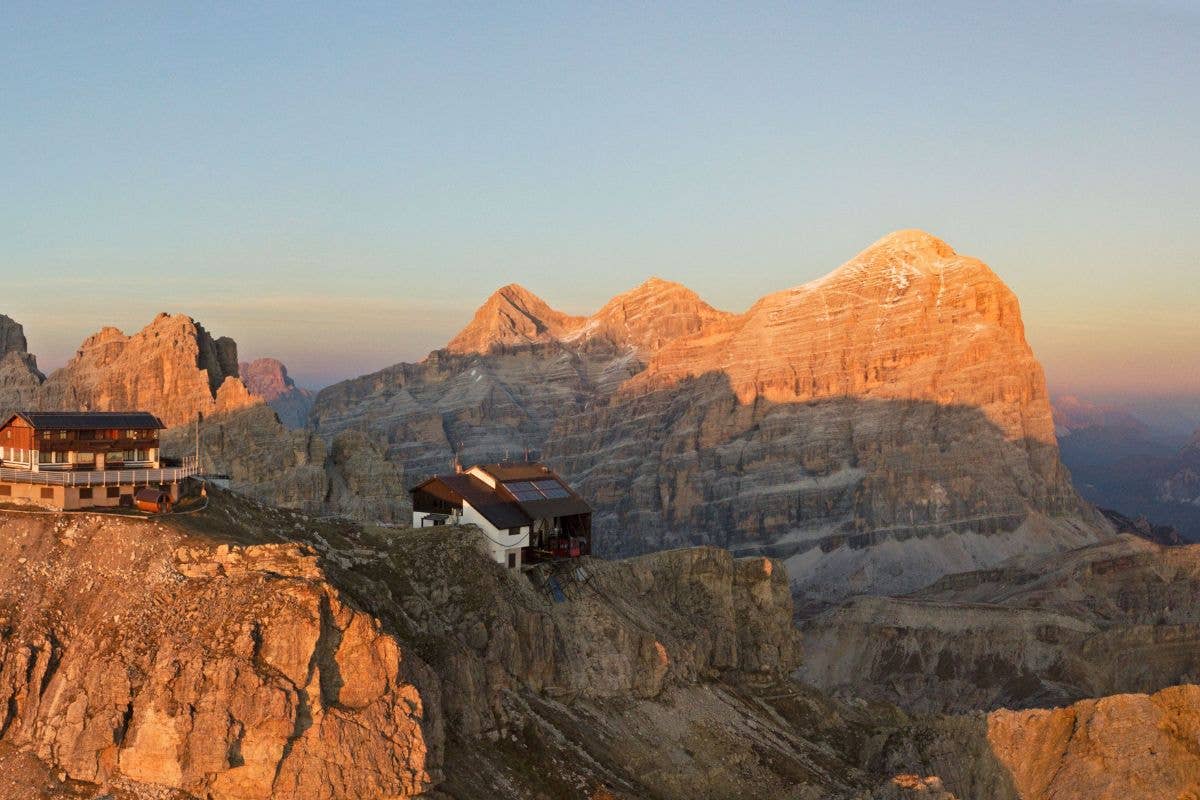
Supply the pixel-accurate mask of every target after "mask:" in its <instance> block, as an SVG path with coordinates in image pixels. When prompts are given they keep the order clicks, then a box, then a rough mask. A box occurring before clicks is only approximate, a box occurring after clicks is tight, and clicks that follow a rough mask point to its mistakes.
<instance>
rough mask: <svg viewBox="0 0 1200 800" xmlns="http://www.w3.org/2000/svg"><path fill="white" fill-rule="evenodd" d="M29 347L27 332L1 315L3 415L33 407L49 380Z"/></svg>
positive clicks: (0, 398) (0, 399) (0, 408)
mask: <svg viewBox="0 0 1200 800" xmlns="http://www.w3.org/2000/svg"><path fill="white" fill-rule="evenodd" d="M27 347H28V344H27V343H26V341H25V329H24V328H22V327H21V325H20V323H18V322H16V321H15V320H13V319H11V318H10V317H6V316H4V315H3V314H0V416H3V417H7V416H8V414H10V413H11V412H13V411H15V410H17V409H18V408H22V407H25V406H27V405H29V401H30V399H31V398H32V397H34V396H35V395H36V393H37V391H38V389H39V388H40V387H41V385H42V381H44V380H45V379H46V378H45V376H44V375H42V373H41V372H40V371H39V370H38V368H37V359H36V358H34V357H33V356H32V355H30V353H29V352H28V350H27Z"/></svg>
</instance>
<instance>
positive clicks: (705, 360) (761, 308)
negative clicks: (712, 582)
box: [312, 231, 1111, 603]
mask: <svg viewBox="0 0 1200 800" xmlns="http://www.w3.org/2000/svg"><path fill="white" fill-rule="evenodd" d="M312 421H313V424H314V426H315V428H316V429H317V431H319V432H320V433H321V434H322V435H324V436H326V437H328V436H331V435H333V434H336V433H339V432H342V431H346V430H356V431H359V432H361V433H363V434H365V435H367V436H368V437H369V438H370V439H372V440H373V441H374V442H376V443H377V445H378V447H379V448H380V450H381V451H382V452H384V453H385V455H386V457H387V459H388V460H389V461H391V462H393V463H395V464H397V465H399V466H401V467H402V469H403V472H404V475H405V476H406V480H409V481H410V482H415V481H417V480H419V479H421V478H423V477H424V476H426V475H429V474H431V473H434V472H437V471H440V470H444V469H446V468H447V465H448V464H450V463H451V460H452V458H453V457H454V455H455V453H456V452H457V453H458V454H459V455H460V458H461V460H463V461H467V462H471V461H483V460H488V459H497V458H503V457H505V455H507V456H508V457H519V456H520V455H522V454H524V453H527V452H533V453H535V454H539V455H541V456H542V457H543V458H545V459H548V460H549V461H550V462H551V463H553V464H554V465H555V466H556V467H557V468H558V469H559V470H560V471H561V472H562V473H563V474H565V475H566V476H567V477H568V478H569V479H571V480H572V481H573V483H574V484H575V485H576V486H577V488H579V489H580V490H581V491H582V493H583V494H584V495H585V496H586V497H588V498H589V499H590V500H591V501H592V502H593V503H594V504H595V505H596V506H597V511H598V514H597V518H596V523H597V530H598V536H597V543H598V547H599V548H600V550H601V551H602V552H605V553H609V554H621V555H627V554H632V553H638V552H645V551H649V550H655V549H661V548H665V547H673V546H679V545H702V544H716V545H720V546H725V547H733V548H737V549H738V550H739V551H740V552H745V553H753V552H757V553H762V554H768V555H773V556H778V557H781V558H787V559H789V562H788V563H789V570H790V572H791V574H792V577H793V581H794V582H795V584H796V588H797V590H798V591H800V592H803V593H804V594H805V595H806V596H808V597H809V598H810V599H811V602H814V603H820V602H826V601H828V600H836V599H837V598H838V597H842V596H845V595H846V594H850V593H854V592H864V591H866V592H885V593H886V592H902V591H910V590H912V589H915V588H917V587H919V586H921V585H923V584H924V583H928V582H929V581H932V580H935V579H936V578H937V577H938V576H940V575H942V574H946V573H948V572H954V571H960V570H969V569H976V568H980V567H984V566H991V565H994V564H996V563H999V562H1000V561H1002V560H1004V559H1006V558H1009V557H1011V556H1012V555H1014V554H1017V553H1019V552H1023V551H1026V550H1033V551H1036V552H1053V551H1056V550H1060V549H1062V548H1067V547H1074V546H1079V545H1081V544H1085V543H1087V542H1090V541H1095V540H1096V539H1097V538H1099V537H1103V536H1108V535H1111V529H1110V528H1109V526H1108V525H1107V523H1106V522H1104V521H1103V520H1102V519H1101V518H1100V517H1099V516H1098V515H1097V514H1096V513H1095V512H1094V511H1092V510H1091V509H1090V508H1089V507H1087V506H1086V505H1085V504H1083V503H1082V502H1081V501H1080V500H1079V498H1078V497H1077V495H1076V494H1075V492H1074V489H1073V488H1072V486H1071V484H1070V480H1069V476H1068V475H1067V473H1066V471H1065V470H1064V469H1063V468H1062V466H1061V464H1060V463H1059V460H1058V452H1057V445H1056V442H1055V437H1054V423H1053V419H1052V414H1051V410H1050V404H1049V401H1048V398H1047V394H1046V388H1045V381H1044V378H1043V375H1042V371H1041V367H1040V366H1039V365H1038V363H1037V361H1036V359H1035V358H1034V356H1033V354H1032V352H1031V350H1030V348H1029V345H1028V344H1027V342H1026V340H1025V336H1024V330H1023V326H1022V323H1021V317H1020V309H1019V306H1018V303H1017V300H1016V298H1015V297H1014V296H1013V294H1012V292H1011V291H1009V290H1008V288H1007V287H1005V286H1004V284H1003V283H1002V282H1001V281H1000V280H999V279H998V278H997V277H996V275H995V274H994V273H992V271H991V270H990V269H988V267H987V266H985V265H984V264H983V263H981V262H980V261H978V260H976V259H973V258H969V257H965V256H962V255H959V254H958V253H956V252H955V251H954V250H953V249H951V248H950V247H949V246H948V245H947V244H945V243H944V242H942V241H940V240H938V239H936V238H935V237H932V236H930V235H928V234H925V233H922V232H919V231H901V232H898V233H896V234H893V235H891V236H888V237H885V238H884V239H883V240H881V241H880V242H878V243H876V244H875V245H873V246H872V247H870V248H868V249H867V250H865V251H864V252H863V253H861V254H860V255H859V256H857V257H856V258H854V259H852V260H851V261H850V262H848V263H847V264H845V265H843V266H842V267H841V268H839V269H838V270H836V271H834V272H833V273H832V274H830V275H829V276H827V277H826V278H823V279H821V280H819V281H814V282H812V283H810V284H807V285H805V286H801V287H797V288H795V289H791V290H787V291H785V292H780V293H778V294H774V295H771V296H768V297H766V298H763V299H762V300H760V301H759V302H758V303H756V304H755V305H754V306H753V307H752V308H751V309H749V310H748V311H747V312H745V313H744V314H728V313H725V312H721V311H717V310H715V309H713V308H711V307H710V306H708V305H706V304H704V303H703V301H701V300H700V299H699V298H698V297H696V296H695V295H694V293H691V292H690V291H688V290H687V289H685V288H684V287H681V286H678V285H677V284H671V283H669V282H666V281H661V280H652V281H649V282H647V283H646V284H644V285H643V286H641V287H638V288H637V289H634V290H633V291H631V292H629V293H627V294H626V295H623V296H621V297H619V298H616V299H614V300H613V301H612V302H611V303H609V304H607V305H606V306H605V307H604V308H603V309H602V310H601V311H600V312H598V313H597V314H594V315H592V316H591V317H588V318H586V319H579V318H572V317H568V316H567V315H563V314H560V313H558V312H554V311H553V310H552V309H549V307H548V306H546V304H545V303H543V302H542V301H540V300H537V298H534V297H532V295H529V293H528V292H525V291H524V290H519V291H518V290H517V289H513V288H512V287H506V289H504V290H501V291H500V292H499V293H497V295H495V296H493V297H492V298H491V299H490V300H489V301H488V302H487V303H486V304H485V306H484V308H483V309H481V310H480V312H479V314H477V315H476V319H475V320H474V321H473V322H472V323H471V325H469V326H468V327H467V329H466V330H465V331H464V333H463V334H462V335H460V337H457V338H456V339H455V340H454V342H453V343H452V346H451V347H450V348H449V349H448V350H447V351H438V352H435V353H433V354H431V355H430V356H429V357H428V358H427V359H426V360H425V361H424V362H422V363H420V364H401V365H397V366H395V367H392V368H390V369H387V370H384V371H381V372H379V373H376V374H373V375H369V376H365V377H363V378H358V379H355V380H353V381H347V382H344V383H342V384H338V385H336V386H333V387H330V388H328V389H326V390H324V391H323V392H321V393H320V395H319V396H318V398H317V401H316V403H315V406H314V409H313V412H312ZM618 531H619V534H618V533H617V532H618Z"/></svg>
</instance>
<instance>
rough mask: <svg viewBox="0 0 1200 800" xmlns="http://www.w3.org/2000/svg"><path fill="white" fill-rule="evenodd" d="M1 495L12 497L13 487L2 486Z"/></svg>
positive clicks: (0, 488)
mask: <svg viewBox="0 0 1200 800" xmlns="http://www.w3.org/2000/svg"><path fill="white" fill-rule="evenodd" d="M0 497H12V487H11V486H7V485H5V486H0Z"/></svg>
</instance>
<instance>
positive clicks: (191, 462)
mask: <svg viewBox="0 0 1200 800" xmlns="http://www.w3.org/2000/svg"><path fill="white" fill-rule="evenodd" d="M199 472H200V469H199V466H198V465H197V463H196V457H195V456H187V457H185V458H184V459H183V463H182V465H181V466H178V467H161V468H159V469H105V470H86V471H81V472H33V471H31V470H28V469H7V468H0V481H2V482H5V483H32V484H38V485H40V486H76V487H81V488H85V489H86V488H90V487H92V486H149V485H152V484H159V483H178V482H179V481H181V480H183V479H184V478H190V477H192V476H194V475H196V474H198V473H199Z"/></svg>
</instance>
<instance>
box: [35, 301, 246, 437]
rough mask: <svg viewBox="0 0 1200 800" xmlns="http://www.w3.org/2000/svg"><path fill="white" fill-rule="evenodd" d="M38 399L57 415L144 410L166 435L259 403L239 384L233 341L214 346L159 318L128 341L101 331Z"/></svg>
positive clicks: (177, 319)
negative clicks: (60, 412)
mask: <svg viewBox="0 0 1200 800" xmlns="http://www.w3.org/2000/svg"><path fill="white" fill-rule="evenodd" d="M37 399H38V404H39V405H40V406H41V407H42V408H56V409H63V410H80V409H91V410H95V411H106V410H111V409H117V410H120V409H130V408H136V409H143V410H146V411H150V412H152V413H154V414H156V415H157V416H158V417H159V418H160V419H161V420H162V421H163V422H164V423H166V424H167V426H168V427H170V426H176V425H187V424H189V423H191V422H194V421H195V419H196V415H197V414H203V415H205V416H211V415H212V414H216V413H222V412H229V411H233V410H236V409H240V408H245V407H247V406H251V405H254V404H255V403H260V402H262V401H261V400H260V399H256V398H255V397H253V396H252V395H251V394H250V392H249V391H248V390H247V389H246V386H245V384H243V383H242V382H241V380H240V379H239V378H238V366H237V345H236V344H235V343H234V342H233V340H232V339H228V338H225V337H221V338H219V339H214V338H213V337H212V336H211V335H209V333H208V331H206V330H205V329H204V328H203V327H202V326H201V325H199V324H198V323H196V321H195V320H193V319H192V318H191V317H186V316H183V315H182V314H179V315H175V316H171V315H169V314H159V315H158V316H157V317H155V319H154V321H153V322H151V323H150V324H149V325H147V326H146V327H145V328H143V329H142V330H141V331H139V332H137V333H135V334H133V335H132V336H127V335H125V334H124V333H122V332H121V331H119V330H117V329H116V328H103V329H101V330H100V331H99V332H98V333H96V334H93V335H92V336H90V337H88V338H87V339H86V340H85V341H84V342H83V344H82V345H80V347H79V350H78V352H77V353H76V354H75V357H74V358H72V359H71V361H70V362H68V363H67V365H66V366H65V367H63V368H62V369H59V370H56V371H55V372H54V373H52V374H51V375H50V377H49V378H47V379H46V383H45V384H44V385H43V386H42V388H41V391H40V393H39V395H38V398H37Z"/></svg>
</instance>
